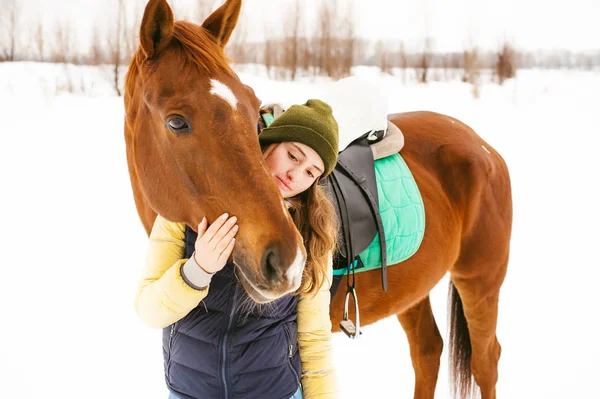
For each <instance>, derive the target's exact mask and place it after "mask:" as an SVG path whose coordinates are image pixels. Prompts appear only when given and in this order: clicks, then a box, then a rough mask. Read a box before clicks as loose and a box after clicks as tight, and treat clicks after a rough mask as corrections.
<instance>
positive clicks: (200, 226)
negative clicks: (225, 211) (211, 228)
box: [198, 216, 208, 237]
mask: <svg viewBox="0 0 600 399" xmlns="http://www.w3.org/2000/svg"><path fill="white" fill-rule="evenodd" d="M207 226H208V221H207V220H206V216H204V217H203V218H202V220H201V221H200V223H199V224H198V237H202V236H203V235H204V233H206V228H207Z"/></svg>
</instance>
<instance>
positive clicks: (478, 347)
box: [450, 262, 506, 399]
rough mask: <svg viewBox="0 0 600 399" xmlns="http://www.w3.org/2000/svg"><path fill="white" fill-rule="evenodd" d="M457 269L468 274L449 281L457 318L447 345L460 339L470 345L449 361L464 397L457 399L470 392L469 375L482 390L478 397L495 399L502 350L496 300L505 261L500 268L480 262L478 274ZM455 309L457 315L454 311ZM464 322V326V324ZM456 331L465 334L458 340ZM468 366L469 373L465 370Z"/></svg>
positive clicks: (455, 353)
mask: <svg viewBox="0 0 600 399" xmlns="http://www.w3.org/2000/svg"><path fill="white" fill-rule="evenodd" d="M457 269H458V270H461V271H463V272H465V271H468V272H467V273H464V274H463V273H460V272H457V271H455V272H452V282H453V284H454V286H455V287H456V290H457V291H458V294H459V295H460V298H458V297H457V296H456V294H457V293H456V292H454V299H453V305H454V306H453V307H454V309H453V310H454V311H455V313H459V315H458V321H457V319H456V317H457V316H456V315H453V316H451V318H452V319H453V321H452V327H451V328H453V329H454V334H453V335H452V337H451V341H453V342H450V345H451V346H454V347H456V346H457V345H460V343H459V342H457V341H460V340H461V339H462V340H463V341H467V342H470V348H467V350H466V351H465V350H464V349H465V348H464V347H463V348H462V349H463V350H462V351H460V350H459V351H458V352H454V353H453V354H451V358H452V357H453V358H454V359H451V360H452V363H453V369H454V372H455V381H456V382H457V383H458V385H459V387H460V388H459V391H461V392H462V394H463V395H460V397H464V394H468V393H469V391H470V390H471V389H470V388H471V387H470V375H471V373H472V375H473V377H474V378H475V382H476V383H477V385H478V386H479V388H480V390H481V398H482V399H495V398H496V382H497V381H498V361H499V360H500V351H501V347H500V344H499V343H498V339H497V337H496V324H497V320H498V297H499V293H500V285H501V284H502V281H503V280H504V275H505V272H506V262H504V263H503V264H500V265H498V264H486V263H481V264H479V265H478V267H477V268H476V269H477V270H480V271H481V273H479V274H473V271H474V269H475V268H471V267H464V266H459V265H457ZM451 290H454V287H451ZM461 302H462V312H461ZM456 305H458V306H456ZM457 309H458V312H456V310H457ZM460 313H462V314H460ZM463 315H464V316H463ZM465 319H466V320H465ZM465 321H466V324H464V323H465ZM461 324H462V325H461ZM467 326H468V328H467ZM457 330H458V331H460V330H462V331H463V332H464V333H465V334H464V335H463V336H462V337H461V335H460V332H459V333H457ZM467 331H468V332H467ZM457 337H458V339H457ZM469 338H470V339H469ZM467 345H468V343H467ZM463 346H464V345H463ZM453 349H454V348H452V349H451V352H452V350H453ZM469 349H470V350H469ZM469 352H470V353H469ZM461 366H462V367H461ZM469 366H470V370H465V369H464V368H465V367H469ZM457 371H458V372H459V373H461V374H462V377H463V378H461V377H460V376H457V375H456V372H457ZM465 376H468V381H465V379H464V377H465Z"/></svg>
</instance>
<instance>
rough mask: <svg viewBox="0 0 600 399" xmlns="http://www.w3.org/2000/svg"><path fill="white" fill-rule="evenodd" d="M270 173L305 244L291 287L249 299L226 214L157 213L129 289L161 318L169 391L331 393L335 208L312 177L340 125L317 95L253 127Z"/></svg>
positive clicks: (326, 168) (318, 175) (146, 313)
mask: <svg viewBox="0 0 600 399" xmlns="http://www.w3.org/2000/svg"><path fill="white" fill-rule="evenodd" d="M259 141H260V144H261V148H262V152H263V157H264V159H265V162H266V164H267V166H268V167H269V169H270V172H271V177H272V178H273V180H274V181H275V183H276V184H277V186H278V187H279V190H280V192H281V194H282V195H283V197H284V198H285V199H286V202H287V204H288V210H289V211H290V213H291V215H292V218H293V220H294V222H295V224H296V227H297V228H298V230H299V231H300V233H301V234H302V237H303V239H304V245H305V248H306V251H307V262H306V266H305V269H304V272H303V279H302V282H301V285H300V287H299V289H298V290H297V292H296V293H295V294H293V295H285V296H284V297H282V298H280V299H278V300H276V301H274V302H271V303H269V304H267V305H256V304H253V303H251V304H250V305H251V306H247V305H248V304H249V300H248V299H249V298H248V297H247V296H246V295H245V293H244V292H243V290H242V288H241V285H240V283H239V282H238V281H237V279H236V277H235V267H234V265H233V264H232V263H231V262H230V261H228V259H229V257H230V255H231V253H232V251H233V248H234V246H235V235H236V233H237V230H238V227H237V224H236V218H235V215H227V214H224V215H222V216H221V217H220V218H218V219H217V220H215V221H214V222H213V223H212V224H211V225H210V226H209V225H208V223H207V221H206V218H204V219H203V220H202V222H201V223H200V224H199V225H198V229H197V231H198V233H195V232H194V231H193V230H192V229H190V228H189V227H188V226H185V225H183V224H178V223H172V222H169V221H167V220H165V219H164V218H161V217H160V216H159V217H157V219H156V222H155V223H154V227H153V229H152V232H151V234H150V242H149V249H148V254H147V260H146V265H145V268H144V272H143V276H142V279H141V282H140V284H139V288H138V292H137V296H136V310H137V313H138V315H139V316H140V318H141V319H142V320H143V321H144V322H146V323H147V324H148V325H150V326H152V327H160V328H163V329H164V330H163V354H164V360H165V379H166V382H167V386H168V388H169V391H170V392H171V395H170V398H175V399H189V398H194V399H195V398H201V399H207V398H209V399H210V398H222V397H223V398H248V399H258V398H260V399H271V398H272V399H288V398H293V399H298V398H302V397H304V398H305V399H310V398H317V397H318V398H320V399H325V398H337V386H336V385H337V384H336V378H335V373H334V370H333V364H332V353H331V322H330V319H329V300H330V294H329V287H330V285H331V281H332V265H331V254H332V251H333V250H334V248H335V242H336V234H337V226H336V222H335V213H334V210H333V207H332V205H331V203H330V202H329V200H328V198H327V196H326V195H325V193H324V191H323V188H322V187H321V186H320V185H319V184H318V183H319V181H320V180H321V179H323V178H324V177H325V176H327V175H328V174H329V173H331V171H332V170H333V168H334V167H335V164H336V162H337V149H338V126H337V123H336V121H335V119H334V117H333V114H332V111H331V107H329V105H327V104H326V103H324V102H322V101H319V100H309V101H308V102H307V103H306V104H304V105H294V106H292V107H290V108H289V109H288V110H287V111H286V112H285V113H283V114H282V115H280V116H279V117H278V118H277V119H275V121H273V122H272V123H271V125H270V126H269V127H268V128H265V129H263V131H262V132H261V134H260V135H259Z"/></svg>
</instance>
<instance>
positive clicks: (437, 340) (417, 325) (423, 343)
mask: <svg viewBox="0 0 600 399" xmlns="http://www.w3.org/2000/svg"><path fill="white" fill-rule="evenodd" d="M397 317H398V320H400V324H402V328H404V331H405V332H406V337H407V338H408V343H409V345H410V357H411V359H412V364H413V368H414V370H415V399H432V398H433V397H434V394H435V386H436V383H437V378H438V372H439V369H440V357H441V355H442V348H443V346H444V344H443V341H442V336H441V335H440V332H439V330H438V327H437V325H436V324H435V319H434V318H433V312H432V310H431V302H430V300H429V296H427V297H426V298H424V299H423V300H421V302H419V303H417V304H416V305H415V306H414V307H412V308H410V309H408V310H407V311H405V312H404V313H401V314H399V315H397Z"/></svg>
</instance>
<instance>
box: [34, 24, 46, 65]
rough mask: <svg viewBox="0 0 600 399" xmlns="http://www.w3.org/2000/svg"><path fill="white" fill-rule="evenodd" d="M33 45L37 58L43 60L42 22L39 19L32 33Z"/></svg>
mask: <svg viewBox="0 0 600 399" xmlns="http://www.w3.org/2000/svg"><path fill="white" fill-rule="evenodd" d="M33 46H34V48H35V50H36V52H37V57H38V60H39V61H41V62H44V24H43V23H42V22H41V21H40V23H39V24H38V26H37V27H36V29H35V32H34V34H33Z"/></svg>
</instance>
